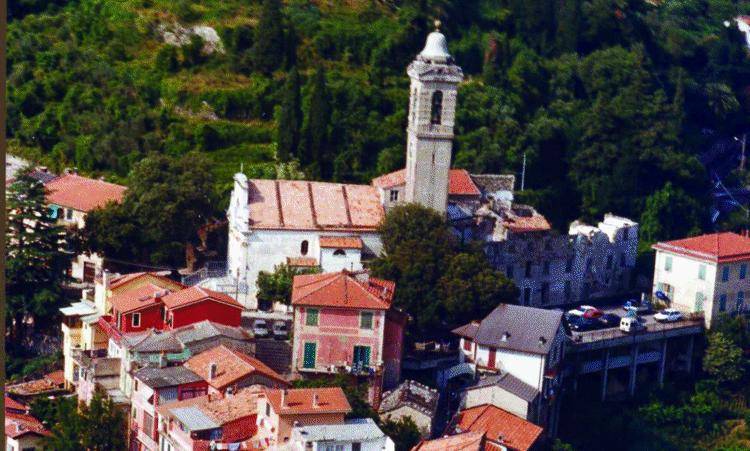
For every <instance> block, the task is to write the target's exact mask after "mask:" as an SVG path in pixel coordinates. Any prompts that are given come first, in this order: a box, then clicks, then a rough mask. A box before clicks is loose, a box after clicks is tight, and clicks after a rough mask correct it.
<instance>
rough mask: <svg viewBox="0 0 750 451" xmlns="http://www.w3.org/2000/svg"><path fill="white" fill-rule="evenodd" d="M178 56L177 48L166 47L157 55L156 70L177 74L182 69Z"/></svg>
mask: <svg viewBox="0 0 750 451" xmlns="http://www.w3.org/2000/svg"><path fill="white" fill-rule="evenodd" d="M177 55H178V53H177V47H175V46H173V45H165V46H164V47H162V48H161V49H159V53H157V54H156V68H157V69H159V70H161V71H163V72H167V73H171V72H176V71H177V69H179V68H180V62H179V61H178V59H177Z"/></svg>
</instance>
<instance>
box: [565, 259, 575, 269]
mask: <svg viewBox="0 0 750 451" xmlns="http://www.w3.org/2000/svg"><path fill="white" fill-rule="evenodd" d="M572 270H573V257H568V260H567V261H566V262H565V272H570V271H572Z"/></svg>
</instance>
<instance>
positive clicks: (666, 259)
mask: <svg viewBox="0 0 750 451" xmlns="http://www.w3.org/2000/svg"><path fill="white" fill-rule="evenodd" d="M671 270H672V256H671V255H667V256H666V257H664V271H671Z"/></svg>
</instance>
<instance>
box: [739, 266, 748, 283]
mask: <svg viewBox="0 0 750 451" xmlns="http://www.w3.org/2000/svg"><path fill="white" fill-rule="evenodd" d="M745 277H747V264H745V263H743V264H741V265H740V280H742V279H744V278H745Z"/></svg>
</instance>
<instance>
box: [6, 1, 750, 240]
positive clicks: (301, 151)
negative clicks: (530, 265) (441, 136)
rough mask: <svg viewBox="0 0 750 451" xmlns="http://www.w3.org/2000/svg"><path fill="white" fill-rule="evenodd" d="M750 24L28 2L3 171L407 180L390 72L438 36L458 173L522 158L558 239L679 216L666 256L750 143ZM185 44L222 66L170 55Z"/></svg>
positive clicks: (651, 233)
mask: <svg viewBox="0 0 750 451" xmlns="http://www.w3.org/2000/svg"><path fill="white" fill-rule="evenodd" d="M749 11H750V7H749V6H748V2H746V1H739V0H687V1H683V0H665V1H662V2H643V1H641V0H617V1H615V0H571V1H565V2H560V1H556V0H537V1H534V2H522V1H515V0H481V1H476V2H469V3H468V4H467V2H461V1H455V0H398V1H393V2H370V1H364V0H363V1H358V2H350V3H346V4H342V3H337V2H334V3H329V4H322V3H310V2H304V1H301V0H290V1H288V2H284V3H282V2H280V0H264V1H263V2H262V3H261V2H258V1H254V2H249V3H248V2H240V1H238V0H232V1H224V2H216V1H208V2H202V3H201V4H200V5H199V4H197V3H191V2H151V1H144V2H141V1H132V2H114V1H111V0H79V1H75V2H72V3H70V4H65V3H64V2H59V1H58V2H42V1H35V2H23V3H22V4H19V5H18V7H17V8H14V11H13V12H12V14H11V24H10V27H9V40H8V41H9V45H8V58H9V67H10V73H9V77H8V80H9V83H8V97H9V103H8V118H9V121H8V129H9V132H10V135H11V137H12V141H13V150H15V151H16V152H20V153H22V154H24V155H27V156H30V157H32V158H35V159H38V160H42V161H44V162H46V163H47V164H49V165H50V166H53V167H55V168H60V167H63V166H73V165H74V166H77V167H78V168H79V169H80V170H82V171H84V172H93V173H105V174H110V175H112V176H114V177H119V178H123V177H125V176H127V174H128V173H129V172H130V170H131V169H132V168H133V167H134V164H135V163H136V162H138V161H140V160H141V159H142V158H143V157H144V156H145V155H147V154H148V153H150V152H156V153H160V154H164V155H169V156H170V157H177V156H180V155H184V154H185V153H187V152H189V151H191V150H197V151H199V152H201V153H204V154H206V156H207V157H208V161H209V166H210V168H211V169H212V172H213V173H214V175H215V176H216V179H215V188H216V190H217V192H219V193H220V194H225V192H226V189H227V188H228V186H229V184H230V181H231V179H230V177H231V174H232V172H235V171H237V170H238V169H239V167H240V163H244V165H245V170H246V172H247V173H248V174H249V175H252V176H254V177H276V176H278V175H279V173H280V172H279V170H278V166H279V164H280V163H281V162H284V161H287V160H289V159H292V160H294V161H298V162H300V163H301V167H302V168H303V169H304V170H305V172H306V173H307V176H308V177H315V178H323V179H335V180H347V181H358V182H367V181H368V180H369V179H370V178H371V177H372V176H374V175H377V174H380V173H383V172H386V171H390V170H393V169H396V168H399V167H401V166H402V165H403V164H404V134H405V132H404V129H405V125H406V107H407V96H408V79H407V77H406V76H405V74H404V69H405V67H406V66H407V64H408V63H409V61H410V60H411V59H412V58H413V57H414V55H415V54H416V53H417V52H418V51H419V49H420V48H421V46H422V44H423V42H424V39H425V36H426V34H427V32H429V30H430V22H431V20H432V19H433V18H442V19H445V20H443V22H444V32H445V34H446V35H447V36H448V39H449V46H450V50H451V52H452V53H453V54H454V55H455V57H456V60H457V62H458V63H459V64H460V65H461V66H462V67H463V69H464V71H465V73H466V74H467V76H468V77H467V81H466V82H465V83H464V84H463V85H462V86H461V89H460V93H459V105H458V111H457V125H456V132H457V135H456V140H455V152H454V165H455V166H459V167H465V168H468V169H470V170H472V171H477V172H501V173H507V172H510V173H516V174H518V173H519V171H520V169H521V165H522V161H523V159H524V156H525V157H526V161H527V171H526V180H525V182H526V183H525V187H526V188H527V189H526V191H525V192H524V193H523V198H524V200H528V201H530V202H532V203H533V204H534V205H536V206H537V207H538V208H539V209H541V211H542V212H543V213H545V214H546V215H547V216H548V217H549V218H550V219H551V220H552V222H553V224H555V225H556V226H558V227H565V226H566V222H567V221H569V220H570V219H573V218H576V217H584V218H595V217H598V216H600V215H601V214H602V213H605V212H607V211H613V212H615V213H618V214H621V215H626V216H630V217H633V218H635V219H639V220H640V219H642V220H643V221H644V222H646V223H653V219H654V217H659V216H660V215H661V216H663V209H664V208H663V207H664V205H665V199H667V198H668V197H670V196H671V197H674V198H675V199H677V200H678V201H677V202H675V203H674V204H671V205H669V208H668V210H669V215H670V216H674V217H679V218H684V220H683V221H681V223H680V224H675V225H674V226H669V227H666V228H664V227H662V228H661V229H659V227H657V226H651V227H650V228H647V231H648V233H647V234H646V239H647V240H649V241H650V240H653V239H660V238H663V237H664V238H672V237H674V236H679V235H681V234H684V233H690V232H693V231H698V230H701V229H705V228H707V227H708V226H709V224H708V221H707V219H708V211H709V209H708V206H707V204H706V202H705V200H706V194H707V191H708V189H709V187H710V183H709V180H708V176H707V174H706V173H705V171H704V170H703V168H702V166H701V164H700V162H699V158H698V157H699V155H700V154H701V152H702V151H704V150H705V149H706V148H707V146H709V145H710V144H711V143H712V142H713V140H715V139H717V138H718V137H731V136H733V135H736V134H738V133H741V132H742V131H744V130H746V128H747V126H748V114H747V112H748V106H749V103H748V98H747V95H746V91H745V90H744V87H745V85H746V83H747V80H748V76H750V62H749V61H748V58H747V52H746V49H745V48H744V42H743V37H742V35H741V33H740V32H739V31H738V30H737V29H736V27H735V26H734V23H733V22H732V20H733V18H734V17H735V16H736V15H738V14H741V13H748V12H749ZM725 22H726V23H727V24H729V25H727V26H725ZM199 23H200V24H206V25H208V26H212V27H214V28H215V29H216V30H217V31H218V34H219V36H220V38H221V43H220V44H221V45H220V46H218V45H215V44H214V43H209V42H204V41H203V40H202V39H200V38H198V37H197V36H195V35H193V36H192V37H191V38H189V39H185V40H183V42H182V43H180V42H174V40H170V41H169V43H167V42H165V36H167V34H166V33H167V32H175V30H177V29H179V28H180V27H186V28H187V27H190V26H192V25H193V24H199ZM188 34H189V33H188ZM217 49H218V50H217ZM277 148H278V154H277V152H276V149H277ZM282 172H283V171H282ZM668 182H669V183H670V185H668ZM216 205H217V206H221V204H216ZM644 249H647V247H644Z"/></svg>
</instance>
